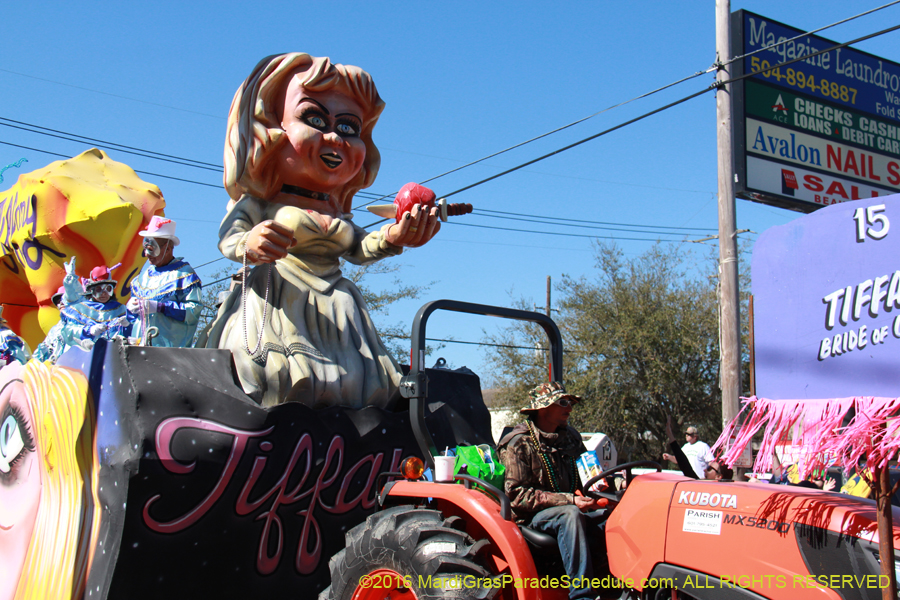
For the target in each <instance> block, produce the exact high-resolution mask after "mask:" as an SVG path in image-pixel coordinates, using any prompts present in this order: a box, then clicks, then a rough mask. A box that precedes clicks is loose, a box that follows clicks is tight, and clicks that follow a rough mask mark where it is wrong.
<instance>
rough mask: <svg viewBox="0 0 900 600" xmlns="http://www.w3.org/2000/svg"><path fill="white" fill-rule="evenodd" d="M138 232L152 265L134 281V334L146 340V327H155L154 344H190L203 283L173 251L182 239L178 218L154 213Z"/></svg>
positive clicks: (130, 305)
mask: <svg viewBox="0 0 900 600" xmlns="http://www.w3.org/2000/svg"><path fill="white" fill-rule="evenodd" d="M139 235H141V236H142V237H143V238H144V242H143V247H144V255H145V256H146V257H147V262H149V263H150V266H149V267H148V268H147V269H146V270H144V272H143V273H141V276H140V278H138V280H137V281H136V282H134V283H132V284H131V299H130V300H129V301H128V304H127V307H128V312H129V314H130V315H132V316H133V318H134V319H135V326H134V327H135V329H134V336H135V337H138V338H140V339H141V341H142V343H144V344H147V343H148V341H147V340H146V339H145V338H146V335H147V331H148V330H149V329H150V328H151V327H156V328H157V330H158V333H157V334H156V335H155V336H154V337H153V338H152V341H151V342H150V344H152V345H153V346H165V347H170V348H171V347H176V348H189V347H190V346H191V345H192V341H193V339H194V334H195V333H196V331H197V323H198V322H199V320H200V312H201V311H202V310H203V304H201V302H200V290H201V287H202V284H201V283H200V278H199V277H197V274H196V273H194V269H192V268H191V265H189V264H188V263H187V262H186V261H185V260H184V259H182V258H176V257H175V255H174V251H175V246H177V245H178V244H179V243H180V240H179V239H178V237H177V236H176V235H175V221H173V220H172V219H165V218H163V217H159V216H154V217H153V218H151V219H150V224H149V225H148V226H147V229H146V231H141V232H140V234H139Z"/></svg>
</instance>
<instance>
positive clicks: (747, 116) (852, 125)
mask: <svg viewBox="0 0 900 600" xmlns="http://www.w3.org/2000/svg"><path fill="white" fill-rule="evenodd" d="M732 31H733V38H732V39H733V40H734V48H733V54H734V55H736V56H737V55H742V56H743V55H747V56H745V57H744V58H743V59H742V60H740V61H736V62H735V63H734V73H733V74H734V75H735V76H740V75H743V74H745V73H751V72H756V71H760V70H763V71H762V72H760V73H759V74H757V75H754V76H752V77H749V78H747V79H743V80H741V81H738V82H735V84H734V90H733V92H734V93H733V101H734V126H735V130H734V141H735V142H734V143H735V173H736V175H737V183H736V186H735V193H736V195H737V196H738V197H740V198H745V199H748V200H755V201H758V202H763V203H766V204H773V205H775V206H781V207H784V208H790V209H792V210H799V211H803V212H811V211H813V210H816V209H817V208H821V207H822V206H826V205H831V204H838V203H841V202H847V201H850V200H860V199H864V198H876V197H880V196H885V195H889V194H895V193H898V192H900V64H897V63H894V62H890V61H886V60H884V59H883V58H879V57H876V56H872V55H870V54H867V53H865V52H860V51H858V50H854V49H852V48H839V49H836V50H832V51H829V52H824V53H822V54H820V55H818V56H813V57H810V58H806V59H802V60H799V61H797V62H794V63H792V64H790V65H785V66H781V67H775V68H772V69H769V67H774V66H775V65H779V64H781V63H783V62H786V61H790V60H794V59H796V58H799V57H803V56H807V55H809V54H812V53H815V52H818V51H820V50H824V49H826V48H829V47H832V46H834V45H836V43H835V42H832V41H830V40H827V39H825V38H820V37H818V36H814V35H805V36H804V35H802V34H803V32H802V31H801V30H799V29H795V28H793V27H788V26H786V25H783V24H781V23H778V22H776V21H772V20H771V19H768V18H766V17H761V16H759V15H756V14H753V13H750V12H747V11H744V10H740V11H737V12H735V13H733V14H732ZM797 36H800V37H799V38H798V39H796V40H793V41H790V42H786V41H785V40H789V39H791V38H794V37H797ZM778 42H785V43H783V44H780V45H778V46H775V47H773V48H769V49H767V50H761V49H762V48H766V47H768V46H770V45H772V44H777V43H778ZM750 53H753V54H750Z"/></svg>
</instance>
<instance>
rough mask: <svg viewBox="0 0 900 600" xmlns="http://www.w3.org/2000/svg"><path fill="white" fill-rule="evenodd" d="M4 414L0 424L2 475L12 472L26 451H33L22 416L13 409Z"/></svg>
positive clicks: (0, 463) (0, 470)
mask: <svg viewBox="0 0 900 600" xmlns="http://www.w3.org/2000/svg"><path fill="white" fill-rule="evenodd" d="M5 413H6V414H4V416H3V422H2V423H0V473H2V474H4V475H6V474H9V473H10V472H11V471H12V468H13V466H15V464H16V463H17V462H18V461H19V459H20V458H21V457H22V456H23V455H24V453H25V452H26V451H33V450H34V444H33V442H32V441H31V435H30V434H29V433H28V430H27V429H25V422H24V419H23V417H22V414H21V413H20V412H19V411H18V410H17V409H16V408H14V407H11V408H8V409H7V410H6V411H5Z"/></svg>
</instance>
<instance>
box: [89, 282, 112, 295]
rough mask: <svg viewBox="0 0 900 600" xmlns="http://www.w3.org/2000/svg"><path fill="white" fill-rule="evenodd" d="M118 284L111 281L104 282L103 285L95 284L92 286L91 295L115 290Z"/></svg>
mask: <svg viewBox="0 0 900 600" xmlns="http://www.w3.org/2000/svg"><path fill="white" fill-rule="evenodd" d="M115 289H116V286H114V285H113V284H111V283H104V284H102V285H95V286H93V287H92V288H91V296H99V295H100V294H110V295H112V293H113V292H114V291H115Z"/></svg>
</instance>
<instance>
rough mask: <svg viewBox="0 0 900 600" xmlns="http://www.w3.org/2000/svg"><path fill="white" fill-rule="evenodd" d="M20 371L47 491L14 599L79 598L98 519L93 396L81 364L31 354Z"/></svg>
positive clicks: (89, 560)
mask: <svg viewBox="0 0 900 600" xmlns="http://www.w3.org/2000/svg"><path fill="white" fill-rule="evenodd" d="M22 379H23V386H24V388H25V397H26V399H27V402H28V405H29V407H30V408H31V413H32V416H33V418H34V423H33V424H32V425H33V427H32V431H33V433H34V442H35V452H36V453H37V459H38V460H39V461H40V463H41V495H40V496H41V499H40V505H39V507H38V512H37V516H36V518H35V522H34V533H33V534H32V536H31V541H30V542H29V544H28V550H27V552H26V554H25V562H24V564H23V566H22V574H21V577H20V578H19V585H18V588H17V589H16V595H15V600H20V599H21V600H47V599H54V600H55V599H57V598H59V599H63V598H65V599H69V598H81V597H82V594H83V592H84V588H85V583H86V581H87V574H88V570H89V568H90V563H91V559H92V558H93V552H94V543H93V542H94V540H96V538H97V533H98V531H99V526H100V509H99V507H100V502H99V498H98V497H97V480H98V475H99V461H98V459H97V450H96V444H95V443H94V439H95V435H94V431H95V429H96V418H95V415H94V403H93V400H92V399H91V397H90V394H89V392H88V384H87V379H86V378H85V376H84V375H83V374H82V373H81V372H80V371H74V370H71V369H66V368H64V367H57V366H55V365H50V364H47V363H42V362H40V361H37V360H31V361H28V364H27V365H25V368H24V369H23V377H22Z"/></svg>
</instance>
